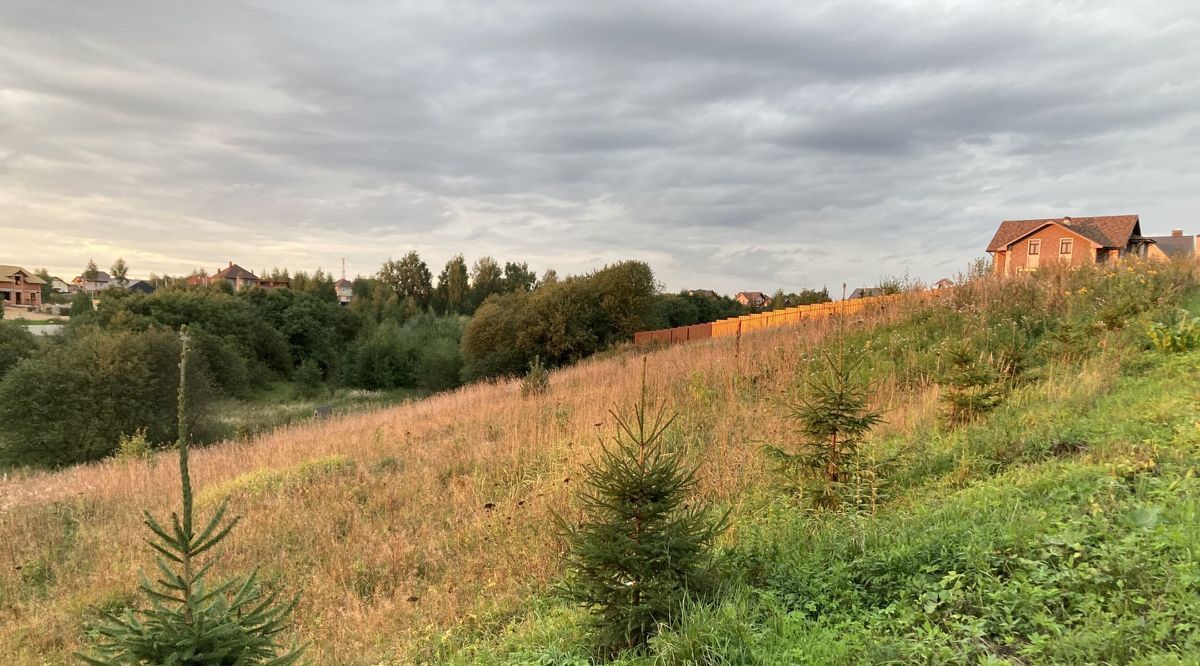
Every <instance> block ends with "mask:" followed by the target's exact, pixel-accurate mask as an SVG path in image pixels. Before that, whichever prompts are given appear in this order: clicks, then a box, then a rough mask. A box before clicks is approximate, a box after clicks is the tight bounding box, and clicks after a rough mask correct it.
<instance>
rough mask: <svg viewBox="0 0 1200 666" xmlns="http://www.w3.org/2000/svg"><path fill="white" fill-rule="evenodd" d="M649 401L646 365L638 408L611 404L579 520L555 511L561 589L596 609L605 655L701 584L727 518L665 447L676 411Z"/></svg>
mask: <svg viewBox="0 0 1200 666" xmlns="http://www.w3.org/2000/svg"><path fill="white" fill-rule="evenodd" d="M652 411H653V410H651V408H650V406H649V405H648V400H647V397H646V380H645V373H644V370H643V376H642V395H641V399H640V400H639V401H638V403H637V404H636V405H635V406H634V408H633V410H632V415H631V416H630V417H625V416H622V415H619V414H617V413H616V412H613V417H614V418H615V420H616V433H615V434H614V435H613V437H612V440H611V442H610V443H604V442H602V443H601V451H600V453H599V455H598V457H597V458H596V459H594V460H593V461H592V462H591V463H590V464H589V465H587V466H586V467H585V472H586V475H587V484H586V485H587V489H586V490H584V491H582V492H581V493H580V495H579V498H578V499H579V502H580V503H581V504H582V509H583V519H582V521H581V522H579V523H578V524H577V525H571V524H569V523H567V522H566V521H565V520H563V519H562V518H561V517H560V518H559V523H560V528H561V529H562V534H563V537H564V538H565V540H566V542H567V546H568V551H567V558H566V565H567V577H566V580H565V581H564V583H563V584H562V586H561V591H562V593H563V594H564V595H565V596H566V597H567V598H568V599H570V600H572V601H574V602H576V603H579V604H581V605H583V606H585V607H587V608H588V609H589V610H590V611H591V613H592V617H593V621H594V630H595V639H596V647H597V649H598V651H599V652H600V653H601V654H602V655H603V656H612V655H614V654H616V653H618V652H620V651H621V650H631V649H634V650H635V649H638V648H640V647H642V646H644V645H645V644H646V642H647V640H648V639H649V638H650V637H651V636H652V635H653V634H654V632H655V631H656V630H657V628H658V627H659V626H660V625H664V624H669V623H670V621H671V617H672V614H673V612H676V611H678V609H679V607H680V605H681V603H682V602H683V601H684V600H685V599H686V598H687V597H688V595H689V594H690V593H693V592H696V591H697V589H698V588H700V587H702V586H703V585H702V581H703V580H704V574H705V572H706V570H707V565H708V563H709V557H710V553H711V550H712V547H713V543H714V541H715V540H716V538H717V537H718V536H719V535H720V534H721V532H722V531H724V529H725V527H726V525H727V519H728V514H725V515H723V516H716V515H714V514H713V513H712V512H711V511H710V510H709V509H708V508H706V507H705V506H703V505H702V504H701V503H699V502H696V501H694V500H693V501H691V502H689V501H688V495H689V493H691V492H692V490H694V488H695V486H696V468H695V467H693V466H687V465H685V464H684V463H683V461H681V460H680V458H679V457H678V455H677V454H675V453H673V452H670V451H668V450H667V449H666V448H665V447H664V434H665V433H666V432H667V430H668V428H670V426H671V424H672V422H673V421H674V417H673V416H672V417H667V416H666V415H665V410H664V409H662V408H659V409H657V410H656V411H653V413H652Z"/></svg>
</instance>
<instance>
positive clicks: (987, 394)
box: [941, 344, 1004, 425]
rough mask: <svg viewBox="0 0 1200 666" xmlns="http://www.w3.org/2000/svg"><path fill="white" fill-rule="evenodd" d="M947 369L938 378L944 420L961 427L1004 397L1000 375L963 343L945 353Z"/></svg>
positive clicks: (993, 406) (990, 409)
mask: <svg viewBox="0 0 1200 666" xmlns="http://www.w3.org/2000/svg"><path fill="white" fill-rule="evenodd" d="M948 360H949V368H948V370H947V372H946V373H945V375H944V376H943V377H942V398H941V399H942V402H943V403H945V405H946V412H945V416H946V420H947V421H948V422H949V423H951V424H952V425H961V424H963V423H967V422H968V421H971V420H972V419H974V418H975V417H977V416H980V415H983V414H986V413H987V412H990V411H992V410H993V409H995V407H996V406H997V405H998V404H1000V400H1001V399H1002V398H1003V397H1004V385H1003V378H1002V377H1001V374H1000V373H999V372H997V371H996V369H995V368H993V367H992V366H991V364H989V363H987V362H986V361H985V360H984V359H983V358H981V354H980V353H979V352H976V351H975V350H974V349H973V348H972V347H971V346H969V345H966V344H959V345H955V346H953V347H951V348H950V350H949V352H948Z"/></svg>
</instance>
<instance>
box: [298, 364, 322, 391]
mask: <svg viewBox="0 0 1200 666" xmlns="http://www.w3.org/2000/svg"><path fill="white" fill-rule="evenodd" d="M296 391H297V393H298V394H299V395H300V397H302V398H318V397H320V396H321V395H323V394H324V393H325V378H324V377H322V376H321V366H320V365H318V364H317V362H316V361H314V360H312V359H311V358H306V359H304V360H303V361H301V362H300V367H298V368H296Z"/></svg>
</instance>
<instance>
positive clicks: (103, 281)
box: [70, 271, 113, 294]
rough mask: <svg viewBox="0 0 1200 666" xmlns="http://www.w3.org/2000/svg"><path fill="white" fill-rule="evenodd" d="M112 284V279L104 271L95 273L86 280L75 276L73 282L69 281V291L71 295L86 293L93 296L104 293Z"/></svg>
mask: <svg viewBox="0 0 1200 666" xmlns="http://www.w3.org/2000/svg"><path fill="white" fill-rule="evenodd" d="M112 284H113V281H112V277H111V276H110V275H109V274H108V273H105V272H104V271H96V274H95V275H94V276H92V278H91V279H88V278H86V277H84V276H82V275H76V276H75V279H74V280H71V286H70V291H71V293H72V294H75V293H78V292H81V291H86V292H87V293H89V294H94V293H96V292H98V291H104V290H105V289H108V288H109V287H111V286H112Z"/></svg>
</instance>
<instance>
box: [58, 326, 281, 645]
mask: <svg viewBox="0 0 1200 666" xmlns="http://www.w3.org/2000/svg"><path fill="white" fill-rule="evenodd" d="M180 346H181V351H180V360H179V442H178V446H179V476H180V485H181V487H182V491H183V510H182V511H181V512H180V513H179V514H175V513H172V514H171V524H170V527H169V528H167V527H163V525H162V524H161V523H159V522H158V521H157V520H155V519H154V517H153V516H151V515H150V512H148V511H147V512H145V517H146V520H145V522H146V526H147V527H149V528H150V531H151V532H153V535H154V538H153V539H147V542H148V543H149V544H150V546H151V547H152V548H154V550H156V551H158V553H159V555H161V557H159V558H158V562H157V564H158V571H159V578H158V580H157V581H156V583H152V582H151V581H150V580H149V579H148V578H146V577H145V576H144V575H143V576H142V581H141V589H142V591H143V592H144V593H145V594H146V596H147V597H149V599H150V608H149V609H145V610H142V611H138V612H134V611H132V610H126V612H125V613H124V614H123V615H119V616H118V615H109V616H108V618H107V620H106V621H105V622H103V623H102V624H100V625H99V626H98V627H97V628H96V630H95V631H96V633H97V634H99V645H97V647H96V649H95V652H94V653H93V654H91V655H83V654H81V655H78V656H79V657H80V658H81V659H83V660H84V661H85V662H87V663H89V664H94V665H97V666H131V665H135V664H137V665H140V664H178V665H179V666H232V665H235V664H237V665H240V664H247V665H249V664H259V665H270V666H284V665H286V664H292V663H295V662H296V660H297V659H299V658H300V653H301V652H302V650H293V651H290V652H284V653H283V654H280V653H281V652H282V650H281V649H280V647H279V645H278V642H277V636H278V634H279V633H280V632H282V631H283V630H284V629H285V628H286V627H287V621H288V618H289V616H290V615H291V613H292V610H293V609H294V608H295V606H296V599H293V600H292V601H291V602H290V603H287V604H278V603H277V593H276V592H271V593H264V592H263V590H262V588H261V587H260V586H259V583H258V575H257V573H254V574H251V575H250V576H249V577H248V578H245V579H232V580H229V581H227V582H225V583H221V584H219V585H216V586H214V587H211V588H210V587H209V586H208V582H207V580H206V579H207V576H208V573H209V571H210V569H211V567H212V565H213V562H212V561H211V560H210V561H209V562H207V563H204V564H201V562H200V556H201V555H203V554H205V553H207V552H208V551H210V550H211V549H212V548H213V547H214V546H216V545H217V544H219V543H220V542H221V541H222V540H224V539H225V537H226V536H228V535H229V533H230V531H232V530H233V528H234V527H235V526H236V525H237V523H238V519H237V518H234V519H232V520H229V521H226V520H225V511H226V503H225V502H222V503H221V505H220V506H219V507H218V508H217V510H216V512H215V513H214V514H213V517H212V518H211V519H210V520H209V521H208V523H207V524H206V525H205V526H204V527H203V528H202V529H200V530H196V529H195V527H194V523H193V518H194V516H193V510H192V503H193V499H192V484H191V477H190V475H189V472H188V448H189V440H190V437H189V433H188V426H187V423H188V418H187V410H188V404H187V402H188V400H187V399H188V391H187V387H188V384H187V373H188V360H189V359H188V356H189V340H188V335H187V331H186V329H185V330H181V331H180Z"/></svg>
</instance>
